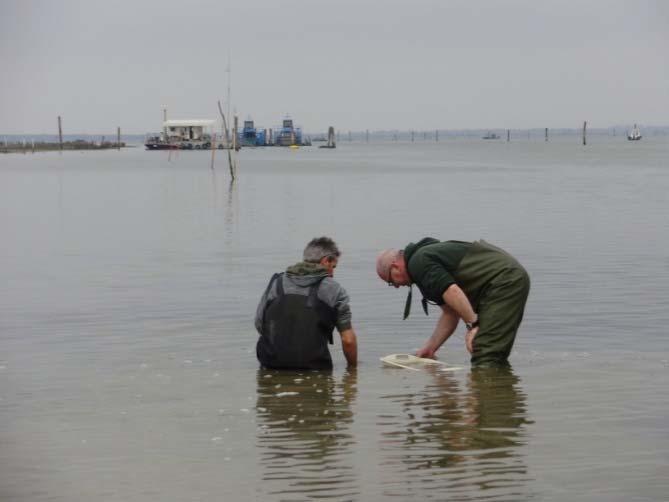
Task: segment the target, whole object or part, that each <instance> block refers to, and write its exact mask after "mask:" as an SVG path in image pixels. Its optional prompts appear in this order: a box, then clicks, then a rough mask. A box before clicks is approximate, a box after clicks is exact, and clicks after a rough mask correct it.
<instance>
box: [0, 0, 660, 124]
mask: <svg viewBox="0 0 669 502" xmlns="http://www.w3.org/2000/svg"><path fill="white" fill-rule="evenodd" d="M0 37H1V39H0V42H1V43H0V61H2V66H1V68H0V89H1V91H2V92H1V95H0V134H3V133H4V134H21V133H54V132H56V131H57V118H56V117H57V116H58V115H61V116H62V117H63V122H64V129H65V132H66V133H92V134H98V133H113V132H115V130H116V127H117V126H120V127H121V128H122V130H123V131H124V132H126V133H145V132H148V131H158V130H159V129H160V124H161V121H162V107H163V106H166V107H167V109H168V116H169V118H182V119H184V118H212V119H215V118H217V117H218V112H217V108H216V102H217V100H219V99H220V100H222V101H225V100H226V96H227V85H228V73H226V68H227V65H228V55H230V57H231V62H232V64H231V68H232V72H231V83H232V86H231V89H232V92H231V96H232V100H231V101H232V107H233V108H234V109H236V110H237V112H238V114H239V116H240V119H242V120H243V119H245V118H248V117H252V118H253V119H255V121H256V124H257V125H259V126H264V127H273V126H276V125H278V124H280V122H281V119H282V118H283V117H284V116H285V115H286V114H289V115H290V116H291V117H292V118H293V119H294V120H295V122H296V124H298V125H301V126H302V127H303V128H304V129H306V130H308V131H310V132H317V131H321V130H325V129H326V128H327V126H329V125H333V126H335V128H336V129H338V130H342V131H346V130H354V131H356V130H365V129H370V130H376V129H403V130H406V129H416V130H426V129H428V130H431V129H435V128H439V129H465V128H495V127H500V128H528V127H551V128H553V127H579V125H580V124H582V122H583V120H588V123H589V124H590V125H591V126H592V127H607V126H609V125H618V124H627V123H632V122H639V123H641V124H646V125H651V124H654V125H667V124H669V2H665V1H663V0H657V1H650V0H649V1H645V0H640V1H632V0H625V1H618V0H609V1H604V0H601V1H600V0H587V1H586V0H577V1H569V0H555V1H553V0H542V1H538V0H517V1H502V0H498V1H493V0H490V1H476V0H465V1H447V0H441V1H436V0H435V1H427V0H425V1H423V0H402V1H395V0H369V1H365V0H353V1H348V0H346V1H342V0H330V1H320V0H304V1H297V0H273V1H266V0H255V1H253V0H251V1H246V0H237V1H229V0H220V1H182V2H174V1H172V0H160V1H153V0H151V1H145V0H132V1H129V0H108V1H104V2H101V1H98V0H88V1H73V0H57V1H56V0H53V1H52V0H43V1H33V0H0Z"/></svg>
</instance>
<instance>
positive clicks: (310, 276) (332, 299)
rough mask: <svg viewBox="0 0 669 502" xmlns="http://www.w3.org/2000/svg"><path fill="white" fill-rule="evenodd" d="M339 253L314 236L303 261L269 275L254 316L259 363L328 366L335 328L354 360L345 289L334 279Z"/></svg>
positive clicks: (350, 361) (355, 349)
mask: <svg viewBox="0 0 669 502" xmlns="http://www.w3.org/2000/svg"><path fill="white" fill-rule="evenodd" d="M340 255H341V253H340V252H339V249H338V248H337V245H336V244H335V242H334V241H333V240H332V239H330V238H329V237H318V238H315V239H313V240H312V241H311V242H309V244H307V247H306V248H305V249H304V255H303V261H301V262H299V263H297V264H295V265H293V266H291V267H288V268H287V269H286V271H285V272H283V273H277V274H274V275H273V276H272V278H271V279H270V281H269V284H268V285H267V288H266V289H265V293H264V294H263V295H262V298H261V299H260V303H259V304H258V309H257V311H256V318H255V326H256V329H257V330H258V333H260V337H259V338H258V343H257V345H256V355H257V356H258V361H260V364H262V365H263V366H264V367H266V368H292V369H329V368H332V358H331V356H330V351H329V350H328V343H330V344H332V343H333V341H332V332H333V330H334V328H335V327H336V328H337V331H338V332H339V335H340V336H341V343H342V350H343V352H344V356H345V357H346V361H347V362H348V365H349V366H355V365H356V364H357V361H358V344H357V339H356V336H355V332H354V331H353V326H352V325H351V309H350V306H349V298H348V294H347V293H346V290H344V288H343V287H341V285H340V284H339V283H338V282H337V281H335V280H334V279H333V275H334V270H335V268H336V267H337V263H338V261H339V256H340Z"/></svg>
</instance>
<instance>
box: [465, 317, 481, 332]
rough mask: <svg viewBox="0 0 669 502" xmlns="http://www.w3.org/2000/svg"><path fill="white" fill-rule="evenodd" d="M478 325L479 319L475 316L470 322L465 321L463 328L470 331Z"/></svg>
mask: <svg viewBox="0 0 669 502" xmlns="http://www.w3.org/2000/svg"><path fill="white" fill-rule="evenodd" d="M478 325H479V317H478V316H476V319H474V320H473V321H472V322H466V321H465V326H466V327H467V331H471V330H473V329H474V328H476V327H478Z"/></svg>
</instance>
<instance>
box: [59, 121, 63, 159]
mask: <svg viewBox="0 0 669 502" xmlns="http://www.w3.org/2000/svg"><path fill="white" fill-rule="evenodd" d="M58 143H59V144H60V151H61V152H62V151H63V127H62V122H61V120H60V115H58Z"/></svg>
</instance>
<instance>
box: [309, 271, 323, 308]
mask: <svg viewBox="0 0 669 502" xmlns="http://www.w3.org/2000/svg"><path fill="white" fill-rule="evenodd" d="M323 279H325V277H321V279H320V280H319V281H318V282H315V283H313V284H312V285H311V286H309V295H308V298H307V307H309V308H314V306H315V305H316V302H317V301H318V288H319V287H320V285H321V282H322V281H323Z"/></svg>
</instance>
